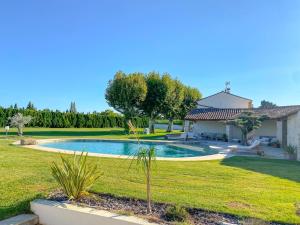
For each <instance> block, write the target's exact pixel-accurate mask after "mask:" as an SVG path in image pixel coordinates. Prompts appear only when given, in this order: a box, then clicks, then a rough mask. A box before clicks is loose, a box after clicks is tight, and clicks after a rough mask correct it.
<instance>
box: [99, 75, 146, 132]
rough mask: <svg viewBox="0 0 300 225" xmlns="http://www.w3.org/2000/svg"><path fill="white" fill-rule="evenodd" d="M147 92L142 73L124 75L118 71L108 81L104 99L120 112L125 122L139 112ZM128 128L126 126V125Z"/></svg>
mask: <svg viewBox="0 0 300 225" xmlns="http://www.w3.org/2000/svg"><path fill="white" fill-rule="evenodd" d="M146 94H147V84H146V81H145V77H144V75H143V74H142V73H131V74H128V75H126V74H125V73H123V72H122V71H119V72H117V73H116V75H115V76H114V79H113V80H110V81H109V84H108V87H107V89H106V94H105V99H106V101H107V103H108V104H109V106H111V107H113V108H114V109H115V110H116V111H118V112H120V113H122V114H123V115H124V117H125V120H126V123H125V124H127V122H128V121H130V120H131V119H132V117H134V116H137V115H139V114H140V112H141V105H142V103H143V102H144V100H145V98H146ZM126 129H127V130H128V127H127V126H126Z"/></svg>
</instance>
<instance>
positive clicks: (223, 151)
mask: <svg viewBox="0 0 300 225" xmlns="http://www.w3.org/2000/svg"><path fill="white" fill-rule="evenodd" d="M69 140H95V141H97V140H98V141H115V142H118V141H119V142H124V141H126V142H138V141H137V140H133V139H108V138H53V139H38V140H36V141H37V144H35V145H21V144H20V141H16V142H14V143H13V144H14V145H19V146H21V147H25V148H29V149H35V150H41V151H46V152H56V153H63V154H74V152H75V154H81V152H80V151H78V152H77V151H71V150H63V149H58V148H50V147H44V146H40V144H44V143H48V142H56V141H69ZM140 142H154V143H162V144H169V145H172V146H175V147H179V148H186V149H189V150H193V151H199V150H200V148H201V147H200V146H191V145H188V144H194V143H201V142H200V141H188V142H186V141H178V140H177V141H176V140H172V141H170V140H140ZM219 150H220V151H221V152H220V153H217V154H211V155H205V156H195V157H183V158H167V157H156V160H161V161H207V160H218V159H224V158H229V157H232V156H234V155H233V154H231V153H230V152H229V149H226V148H222V147H220V149H219ZM88 155H89V156H94V157H102V158H118V159H132V156H125V155H115V154H101V153H92V152H88Z"/></svg>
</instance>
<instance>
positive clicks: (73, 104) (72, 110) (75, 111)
mask: <svg viewBox="0 0 300 225" xmlns="http://www.w3.org/2000/svg"><path fill="white" fill-rule="evenodd" d="M69 112H70V113H77V109H76V104H75V102H71V104H70V110H69Z"/></svg>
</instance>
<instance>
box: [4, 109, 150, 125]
mask: <svg viewBox="0 0 300 225" xmlns="http://www.w3.org/2000/svg"><path fill="white" fill-rule="evenodd" d="M17 113H22V114H23V115H24V116H31V117H32V118H33V119H32V120H31V121H30V123H29V124H28V126H30V127H49V128H69V127H76V128H83V127H84V128H114V127H124V125H125V119H124V117H123V116H122V115H119V114H111V115H104V114H103V113H97V112H94V113H72V112H60V111H58V110H56V111H51V110H47V109H46V110H35V109H30V110H29V109H23V108H19V109H15V108H12V107H9V108H2V107H0V126H1V127H4V126H6V125H7V124H8V122H9V117H12V116H13V115H15V114H17ZM148 120H149V119H148V118H147V117H134V118H132V122H133V124H134V125H135V126H136V127H139V128H145V127H148V126H149V125H148Z"/></svg>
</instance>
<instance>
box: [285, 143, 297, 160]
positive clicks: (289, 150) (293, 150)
mask: <svg viewBox="0 0 300 225" xmlns="http://www.w3.org/2000/svg"><path fill="white" fill-rule="evenodd" d="M283 150H284V153H285V155H286V156H287V158H288V159H289V160H296V159H297V147H296V146H293V145H288V146H286V147H285V148H284V149H283Z"/></svg>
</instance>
